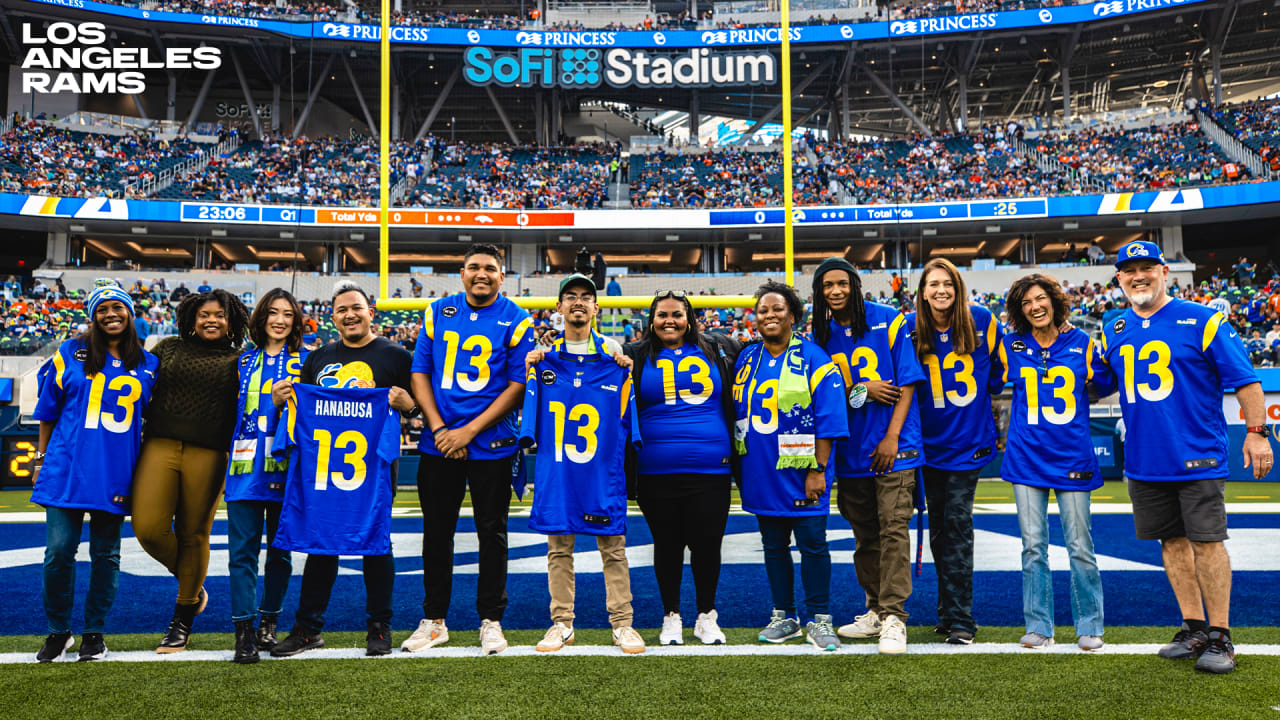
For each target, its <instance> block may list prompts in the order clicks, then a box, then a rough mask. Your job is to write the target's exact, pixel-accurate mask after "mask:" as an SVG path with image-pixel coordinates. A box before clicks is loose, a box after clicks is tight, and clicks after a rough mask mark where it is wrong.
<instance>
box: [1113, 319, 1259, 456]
mask: <svg viewBox="0 0 1280 720" xmlns="http://www.w3.org/2000/svg"><path fill="white" fill-rule="evenodd" d="M1102 331H1103V343H1104V345H1103V354H1104V356H1105V357H1106V360H1107V364H1108V365H1110V366H1111V369H1112V371H1113V372H1115V374H1116V378H1117V382H1118V384H1119V390H1120V410H1121V413H1122V414H1123V417H1124V424H1125V428H1126V435H1125V442H1124V466H1125V467H1124V469H1125V475H1127V476H1128V477H1131V478H1134V479H1136V480H1147V481H1163V480H1168V481H1176V480H1203V479H1216V478H1225V477H1227V475H1228V474H1229V473H1230V468H1229V466H1228V465H1227V421H1226V417H1225V416H1224V415H1223V412H1222V393H1223V391H1224V390H1235V389H1237V388H1240V387H1243V386H1245V385H1249V384H1252V383H1256V382H1258V375H1257V373H1255V372H1254V370H1253V366H1252V364H1251V363H1250V362H1249V358H1248V356H1247V355H1246V354H1245V350H1244V346H1243V345H1241V344H1240V338H1239V335H1238V334H1237V333H1236V331H1235V330H1234V329H1232V327H1231V325H1230V324H1229V323H1228V322H1227V321H1226V319H1225V318H1223V316H1222V315H1221V314H1220V313H1218V312H1217V311H1215V310H1213V309H1212V308H1208V307H1205V306H1203V305H1199V304H1197V303H1193V302H1190V301H1187V300H1180V299H1178V298H1172V299H1170V300H1169V301H1168V302H1166V303H1165V304H1164V306H1163V307H1161V308H1160V309H1159V310H1157V311H1156V313H1155V314H1154V315H1152V316H1151V317H1149V318H1142V317H1140V316H1139V315H1138V314H1137V313H1135V312H1133V310H1132V309H1130V310H1128V311H1126V312H1125V314H1124V315H1122V316H1121V317H1119V318H1118V319H1116V320H1115V321H1114V322H1112V323H1111V324H1110V325H1107V326H1106V327H1104V328H1103V329H1102Z"/></svg>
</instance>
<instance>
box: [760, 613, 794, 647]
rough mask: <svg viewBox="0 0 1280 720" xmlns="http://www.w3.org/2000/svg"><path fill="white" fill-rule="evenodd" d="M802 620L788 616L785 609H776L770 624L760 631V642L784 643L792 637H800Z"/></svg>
mask: <svg viewBox="0 0 1280 720" xmlns="http://www.w3.org/2000/svg"><path fill="white" fill-rule="evenodd" d="M802 632H803V631H802V630H801V629H800V621H799V620H796V619H795V618H789V617H787V613H786V612H785V611H783V610H774V611H773V616H772V617H771V618H770V619H769V624H768V625H767V626H766V627H765V629H763V630H761V631H760V638H759V639H760V642H768V643H782V642H786V641H788V640H790V639H791V638H795V637H800V635H801V633H802Z"/></svg>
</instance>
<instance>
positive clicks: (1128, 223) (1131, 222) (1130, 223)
mask: <svg viewBox="0 0 1280 720" xmlns="http://www.w3.org/2000/svg"><path fill="white" fill-rule="evenodd" d="M1124 226H1125V227H1142V220H1140V219H1138V218H1130V219H1128V220H1125V221H1124Z"/></svg>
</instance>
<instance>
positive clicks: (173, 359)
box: [145, 337, 240, 452]
mask: <svg viewBox="0 0 1280 720" xmlns="http://www.w3.org/2000/svg"><path fill="white" fill-rule="evenodd" d="M151 352H152V353H153V354H154V355H155V356H156V357H157V358H158V359H159V360H160V370H159V377H157V378H156V385H155V390H154V391H153V392H152V395H151V405H150V406H148V408H147V424H146V426H145V434H146V436H147V437H156V438H170V439H173V440H181V441H182V442H185V443H191V444H192V445H198V446H200V447H204V448H209V449H211V450H220V451H222V452H226V451H228V450H229V449H230V448H231V436H232V434H233V433H234V432H235V426H236V398H237V396H238V395H239V392H240V375H239V372H238V370H237V366H236V360H237V358H239V357H240V351H239V350H237V349H235V348H233V347H231V346H230V345H226V344H219V345H213V344H209V343H206V342H203V341H201V340H198V339H195V338H191V339H188V340H182V339H179V338H176V337H171V338H165V339H164V340H161V341H160V342H159V343H157V344H156V346H155V349H154V350H152V351H151Z"/></svg>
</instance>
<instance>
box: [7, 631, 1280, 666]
mask: <svg viewBox="0 0 1280 720" xmlns="http://www.w3.org/2000/svg"><path fill="white" fill-rule="evenodd" d="M107 640H108V642H110V637H108V638H107ZM1159 649H1160V645H1159V644H1117V645H1107V646H1105V647H1103V648H1102V649H1101V650H1096V651H1093V652H1088V653H1086V652H1083V651H1081V650H1079V649H1077V648H1076V646H1075V644H1073V643H1069V642H1064V643H1062V644H1060V645H1053V646H1051V647H1048V648H1045V649H1043V650H1030V649H1027V648H1024V647H1021V646H1019V645H1018V644H1017V643H974V644H972V645H947V644H945V643H923V644H915V645H911V646H910V647H909V648H908V651H907V654H908V655H1025V656H1028V657H1030V656H1034V655H1079V656H1088V655H1152V656H1154V655H1155V654H1156V651H1157V650H1159ZM1236 652H1237V653H1238V654H1240V655H1246V656H1247V655H1272V656H1276V655H1280V645H1237V646H1236ZM876 654H878V650H877V648H876V645H875V643H872V642H868V643H858V644H849V645H845V646H844V647H842V648H841V649H839V650H836V651H834V652H823V651H821V650H818V649H817V648H815V647H812V646H810V645H807V644H803V643H791V644H787V645H754V644H753V645H679V646H666V647H662V646H659V647H649V648H648V649H647V650H646V651H645V652H644V653H641V654H639V655H625V654H623V652H622V651H621V650H619V649H618V648H616V647H613V646H610V645H575V646H569V647H565V648H564V649H562V650H560V651H558V652H554V653H540V652H537V651H536V650H535V649H534V647H533V646H532V645H520V646H514V647H511V648H508V649H507V651H506V652H504V653H501V654H499V655H493V656H486V655H483V654H482V653H481V651H480V648H479V647H447V648H446V647H438V648H432V649H430V650H426V651H423V652H419V653H412V654H411V653H406V652H401V651H400V650H399V649H397V650H396V651H394V652H392V653H391V654H390V655H387V656H384V657H379V658H368V659H369V660H377V661H388V660H431V659H433V658H484V657H492V658H494V659H495V660H500V659H501V658H511V657H531V656H538V657H546V658H555V657H640V658H646V657H647V658H669V657H686V658H687V657H738V656H744V655H751V656H758V657H794V656H818V657H839V656H842V655H876ZM232 655H233V652H232V651H231V650H187V651H183V652H179V653H172V654H167V655H160V654H158V653H155V652H151V651H146V650H138V651H130V652H111V653H108V655H107V657H106V658H105V659H104V660H103V661H102V662H210V661H218V662H226V661H230V660H231V657H232ZM364 657H365V655H364V650H362V649H360V648H321V649H319V650H310V651H307V652H304V653H301V654H299V655H295V656H294V657H291V658H273V657H271V656H270V655H268V654H267V653H263V654H262V658H263V659H264V660H269V661H272V662H280V661H282V660H283V661H298V660H352V659H361V658H364ZM75 659H76V656H75V655H74V654H73V653H68V654H67V656H66V657H65V658H64V659H63V660H61V661H60V662H73V661H75ZM32 662H35V653H34V652H30V653H0V665H6V664H7V665H11V664H16V663H32Z"/></svg>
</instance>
